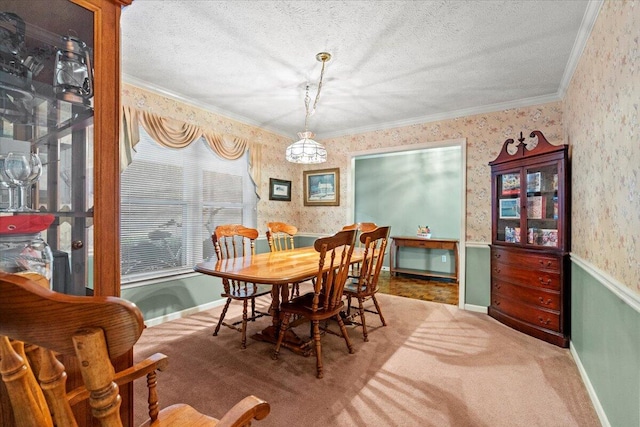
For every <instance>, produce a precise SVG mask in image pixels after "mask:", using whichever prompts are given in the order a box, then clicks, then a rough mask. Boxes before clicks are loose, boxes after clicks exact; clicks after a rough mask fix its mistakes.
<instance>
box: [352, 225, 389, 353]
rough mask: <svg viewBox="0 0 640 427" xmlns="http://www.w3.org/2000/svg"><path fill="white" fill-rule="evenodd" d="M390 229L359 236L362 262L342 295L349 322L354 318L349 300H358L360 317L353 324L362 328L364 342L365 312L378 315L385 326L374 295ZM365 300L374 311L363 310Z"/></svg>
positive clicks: (379, 228) (377, 229)
mask: <svg viewBox="0 0 640 427" xmlns="http://www.w3.org/2000/svg"><path fill="white" fill-rule="evenodd" d="M390 229H391V227H378V228H375V229H374V230H371V231H366V232H362V233H361V234H360V238H359V240H360V243H361V244H362V245H363V247H364V254H363V260H362V262H361V263H360V264H361V265H360V269H359V272H358V276H357V277H355V278H353V279H351V280H350V281H349V282H348V283H347V284H346V285H345V288H344V294H345V295H346V297H347V315H348V318H349V319H350V320H351V319H352V318H353V317H354V316H352V315H351V298H356V299H357V300H358V313H357V314H358V315H359V316H360V323H358V322H355V321H353V323H355V324H357V325H360V326H362V333H363V336H364V340H365V341H368V340H369V338H368V331H367V325H366V321H365V316H364V313H365V311H369V312H372V313H375V314H378V315H379V316H380V321H381V322H382V325H383V326H386V324H387V323H386V321H385V319H384V317H383V315H382V311H381V310H380V305H379V303H378V300H377V299H376V296H375V294H376V292H378V280H379V278H380V271H381V270H382V265H383V264H384V256H385V253H386V250H387V244H388V241H389V232H390ZM367 299H371V300H373V303H374V305H375V310H371V309H368V310H365V308H364V302H365V301H366V300H367Z"/></svg>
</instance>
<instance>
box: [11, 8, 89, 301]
mask: <svg viewBox="0 0 640 427" xmlns="http://www.w3.org/2000/svg"><path fill="white" fill-rule="evenodd" d="M2 3H3V4H2V6H0V113H1V120H0V136H1V139H0V177H1V180H0V224H2V228H1V229H0V257H1V259H0V270H2V271H7V272H11V273H16V272H21V271H35V272H38V273H41V274H43V275H45V276H46V277H47V278H48V279H49V283H50V287H51V288H52V289H54V290H56V291H58V292H64V293H68V294H76V295H84V294H85V293H86V290H87V289H90V288H92V274H91V264H92V263H91V259H92V254H93V188H94V185H93V116H94V111H93V68H92V63H93V57H92V56H93V48H92V46H93V34H94V28H93V14H92V13H91V12H90V11H88V10H86V9H84V8H82V7H80V6H78V5H75V4H73V3H71V2H68V1H66V0H52V1H49V2H47V6H46V7H43V5H42V3H40V2H25V1H3V2H2ZM52 14H53V15H55V19H53V18H52V16H51V15H52Z"/></svg>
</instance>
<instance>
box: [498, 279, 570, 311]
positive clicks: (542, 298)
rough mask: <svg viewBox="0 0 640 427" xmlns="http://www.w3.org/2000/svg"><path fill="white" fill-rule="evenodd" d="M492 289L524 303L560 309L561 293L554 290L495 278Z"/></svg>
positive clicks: (500, 294)
mask: <svg viewBox="0 0 640 427" xmlns="http://www.w3.org/2000/svg"><path fill="white" fill-rule="evenodd" d="M491 291H492V292H493V293H496V294H499V296H498V297H500V296H506V297H508V298H512V299H515V300H518V301H522V303H524V304H530V305H533V306H539V307H542V308H547V309H549V310H560V294H559V293H558V292H553V291H545V290H543V289H542V288H528V287H525V286H517V285H513V284H511V283H507V282H503V281H501V280H495V279H494V280H493V281H492V283H491Z"/></svg>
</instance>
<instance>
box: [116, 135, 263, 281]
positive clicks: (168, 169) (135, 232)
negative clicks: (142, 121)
mask: <svg viewBox="0 0 640 427" xmlns="http://www.w3.org/2000/svg"><path fill="white" fill-rule="evenodd" d="M247 169H248V168H247V156H246V154H245V156H243V157H241V158H240V159H238V160H226V159H222V158H220V157H218V156H217V155H216V154H215V153H214V152H213V151H212V150H211V149H210V148H209V147H208V146H207V145H206V144H205V143H204V142H203V141H202V140H198V141H194V142H193V143H192V144H190V145H189V146H188V147H186V148H182V149H171V148H166V147H163V146H161V145H159V144H157V143H156V142H155V141H153V139H152V138H151V137H150V136H149V135H148V134H147V133H146V132H145V131H144V130H143V129H142V128H141V129H140V142H139V143H138V144H137V145H136V153H135V156H134V158H133V162H132V163H131V164H130V165H129V166H128V167H127V169H125V170H124V172H123V173H122V174H121V177H120V184H121V187H120V188H121V190H120V196H121V199H120V200H121V202H120V203H121V215H120V230H121V235H120V245H121V250H120V252H121V274H122V284H123V285H124V284H128V283H132V282H136V281H142V280H149V279H156V278H160V277H167V276H172V275H176V274H181V273H184V272H191V271H193V270H192V268H193V265H194V264H196V263H197V262H200V261H202V260H203V259H207V258H209V257H211V256H212V255H213V254H214V252H213V245H212V243H211V233H212V232H213V230H214V229H215V227H216V226H218V225H220V224H231V223H233V224H243V225H245V226H247V227H255V226H256V204H257V197H256V194H255V186H254V184H253V181H252V180H251V178H250V177H249V174H248V170H247Z"/></svg>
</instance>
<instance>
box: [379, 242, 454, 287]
mask: <svg viewBox="0 0 640 427" xmlns="http://www.w3.org/2000/svg"><path fill="white" fill-rule="evenodd" d="M391 239H392V240H391V252H390V254H389V270H390V271H391V275H397V274H398V273H406V274H416V275H419V276H427V277H438V278H444V279H453V280H455V281H456V283H458V257H459V256H458V240H457V239H427V238H426V237H418V236H392V237H391ZM401 247H409V248H424V249H444V250H449V251H452V252H453V258H454V260H455V269H454V272H453V273H444V272H439V271H430V270H417V269H414V268H398V251H399V250H400V248H401Z"/></svg>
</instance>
